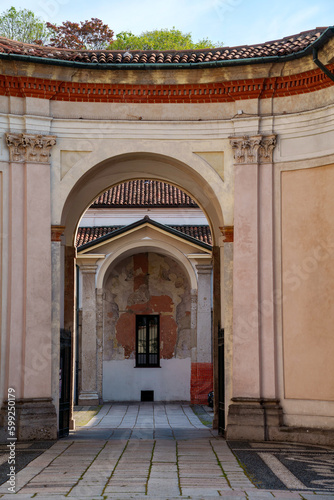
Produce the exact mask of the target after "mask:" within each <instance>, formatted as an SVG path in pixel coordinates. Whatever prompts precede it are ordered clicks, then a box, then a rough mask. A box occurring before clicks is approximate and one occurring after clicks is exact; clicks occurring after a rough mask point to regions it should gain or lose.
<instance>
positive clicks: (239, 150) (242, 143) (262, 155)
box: [229, 134, 276, 165]
mask: <svg viewBox="0 0 334 500" xmlns="http://www.w3.org/2000/svg"><path fill="white" fill-rule="evenodd" d="M229 139H230V144H231V146H232V149H233V153H234V161H235V163H237V164H241V165H247V164H250V163H272V161H273V151H274V148H275V146H276V135H274V134H272V135H267V136H263V135H253V136H248V135H245V136H242V137H229Z"/></svg>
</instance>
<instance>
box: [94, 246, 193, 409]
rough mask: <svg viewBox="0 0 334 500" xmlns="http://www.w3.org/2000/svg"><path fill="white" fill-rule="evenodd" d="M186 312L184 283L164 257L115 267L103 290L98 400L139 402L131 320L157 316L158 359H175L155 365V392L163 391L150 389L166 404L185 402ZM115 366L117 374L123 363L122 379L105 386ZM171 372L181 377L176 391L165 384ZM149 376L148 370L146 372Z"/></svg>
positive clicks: (142, 256) (137, 258)
mask: <svg viewBox="0 0 334 500" xmlns="http://www.w3.org/2000/svg"><path fill="white" fill-rule="evenodd" d="M190 310H191V303H190V285H189V282H188V279H187V277H186V275H185V273H184V271H183V269H182V268H181V267H180V265H179V264H178V263H177V262H176V261H175V260H173V259H171V258H170V257H167V256H163V255H158V254H156V253H152V252H145V253H139V254H135V255H133V256H131V257H128V258H126V259H124V260H122V261H121V262H119V263H118V264H117V265H116V266H115V268H114V269H113V270H112V272H111V274H110V276H109V278H108V280H107V282H106V285H105V301H104V352H103V363H104V375H103V394H104V398H106V397H107V398H108V399H116V400H122V399H132V398H135V399H140V387H142V388H141V390H147V389H146V388H145V387H146V385H147V373H145V372H147V370H148V369H147V368H136V370H134V367H135V354H136V353H135V348H136V345H135V344H136V314H159V316H160V359H161V360H171V359H174V360H175V359H177V360H179V362H178V363H175V362H174V363H171V364H168V363H166V362H164V363H161V369H153V370H154V371H157V370H158V372H160V371H161V373H159V374H158V375H157V376H158V377H160V379H161V383H160V386H161V384H162V385H163V386H164V390H163V391H162V389H161V387H160V389H161V390H160V389H158V388H157V389H156V391H157V394H160V393H161V394H164V398H167V399H175V398H176V399H184V397H185V395H186V396H187V397H186V399H189V397H190V394H189V385H190V355H191V347H192V338H193V337H194V335H192V329H191V324H190V319H191V317H190ZM116 360H117V366H118V369H120V368H119V362H120V361H121V360H125V361H126V362H124V363H123V364H122V368H121V370H122V373H123V372H124V373H123V376H122V377H119V375H118V376H117V384H115V383H114V382H115V381H113V380H111V379H112V378H113V375H115V374H114V370H113V368H112V364H113V362H114V361H116ZM128 360H131V362H130V363H129V362H128ZM181 360H184V362H182V361H181ZM169 365H170V366H169ZM114 366H116V364H114ZM175 369H176V370H177V371H180V375H182V378H180V379H179V380H178V386H179V389H177V390H175V387H173V386H175V380H174V379H172V378H171V370H175ZM151 370H152V368H150V369H149V371H151ZM181 372H182V373H181ZM151 378H152V373H151ZM154 378H156V376H155V377H154ZM122 379H124V380H127V385H128V387H127V388H125V387H124V380H123V382H120V381H121V380H122ZM134 379H135V380H136V382H135V385H136V387H138V393H137V397H136V395H135V394H134V393H133V387H130V385H131V384H130V381H132V382H133V384H134ZM140 380H142V384H141V383H140ZM132 382H131V383H132ZM110 385H112V386H113V387H114V390H113V391H112V393H111V392H110V390H109V386H110ZM161 391H162V392H161ZM130 395H131V397H130ZM171 396H173V397H171ZM156 397H157V395H156ZM161 397H162V396H161Z"/></svg>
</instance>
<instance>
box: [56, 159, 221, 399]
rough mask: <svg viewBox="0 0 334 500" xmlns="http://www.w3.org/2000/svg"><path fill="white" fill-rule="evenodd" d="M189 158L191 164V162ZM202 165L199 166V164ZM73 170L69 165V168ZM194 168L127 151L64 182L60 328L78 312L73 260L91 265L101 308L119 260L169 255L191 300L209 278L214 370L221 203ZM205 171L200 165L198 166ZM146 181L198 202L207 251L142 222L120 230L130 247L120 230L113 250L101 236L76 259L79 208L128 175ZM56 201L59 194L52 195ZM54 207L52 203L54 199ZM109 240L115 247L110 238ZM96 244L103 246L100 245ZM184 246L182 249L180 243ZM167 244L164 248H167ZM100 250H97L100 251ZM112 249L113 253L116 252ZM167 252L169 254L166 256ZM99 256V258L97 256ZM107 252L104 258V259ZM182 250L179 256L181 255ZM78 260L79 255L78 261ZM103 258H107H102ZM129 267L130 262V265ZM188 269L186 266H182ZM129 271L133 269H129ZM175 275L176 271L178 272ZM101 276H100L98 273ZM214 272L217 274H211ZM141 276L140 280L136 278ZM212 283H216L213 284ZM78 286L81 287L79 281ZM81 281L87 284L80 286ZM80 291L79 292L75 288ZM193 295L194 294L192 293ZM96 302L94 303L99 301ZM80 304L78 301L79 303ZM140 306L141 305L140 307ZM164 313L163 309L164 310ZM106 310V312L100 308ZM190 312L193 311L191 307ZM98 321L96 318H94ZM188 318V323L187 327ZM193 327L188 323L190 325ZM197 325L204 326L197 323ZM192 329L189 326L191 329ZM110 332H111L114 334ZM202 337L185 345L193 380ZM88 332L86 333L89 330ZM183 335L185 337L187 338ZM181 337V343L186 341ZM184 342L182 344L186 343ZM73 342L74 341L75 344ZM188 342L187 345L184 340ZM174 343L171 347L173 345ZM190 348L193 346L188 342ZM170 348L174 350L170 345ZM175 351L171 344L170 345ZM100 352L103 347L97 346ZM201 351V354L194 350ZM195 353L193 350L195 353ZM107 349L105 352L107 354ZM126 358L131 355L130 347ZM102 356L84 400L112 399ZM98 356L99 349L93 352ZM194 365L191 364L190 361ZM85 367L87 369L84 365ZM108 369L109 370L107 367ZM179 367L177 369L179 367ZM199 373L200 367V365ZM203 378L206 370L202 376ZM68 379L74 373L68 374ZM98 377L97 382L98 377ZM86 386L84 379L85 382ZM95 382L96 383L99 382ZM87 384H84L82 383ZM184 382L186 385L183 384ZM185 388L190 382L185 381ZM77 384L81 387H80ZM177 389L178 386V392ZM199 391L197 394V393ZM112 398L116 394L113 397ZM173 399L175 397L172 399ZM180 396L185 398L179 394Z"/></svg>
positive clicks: (71, 324)
mask: <svg viewBox="0 0 334 500" xmlns="http://www.w3.org/2000/svg"><path fill="white" fill-rule="evenodd" d="M196 162H198V159H196ZM196 162H195V163H196ZM202 166H203V165H202ZM74 170H75V168H74ZM199 170H200V169H198V168H192V167H190V166H188V165H186V164H183V163H182V162H180V161H179V160H176V159H174V158H170V157H163V156H162V155H156V154H151V153H147V154H145V153H138V154H134V153H131V154H128V155H120V156H118V157H117V158H112V159H108V160H105V161H103V162H101V163H99V164H98V165H96V166H94V167H92V168H91V169H89V170H88V171H86V172H85V173H84V174H83V175H81V176H80V178H79V179H78V180H77V181H76V182H75V183H74V185H73V186H72V188H71V189H69V183H67V186H66V188H67V189H68V194H67V197H66V199H65V200H64V204H63V209H62V212H61V219H60V221H61V225H62V226H64V228H65V229H64V243H65V245H64V246H65V251H64V274H65V278H64V314H63V322H64V326H65V327H66V328H71V330H72V331H73V332H76V331H77V322H78V316H77V314H76V308H77V307H76V306H77V300H76V295H77V294H78V291H79V287H78V288H76V285H75V281H76V277H75V274H76V273H75V263H78V262H81V264H82V263H83V262H84V263H85V264H88V267H89V266H91V269H92V267H94V276H93V277H92V276H90V278H92V279H93V281H94V283H95V286H96V302H95V307H97V309H99V308H100V311H102V315H103V312H105V304H103V296H105V294H106V290H105V286H106V284H107V283H108V280H110V279H111V280H112V279H113V277H112V274H113V272H115V269H116V268H117V266H119V265H122V263H124V262H125V261H126V259H128V261H129V259H130V260H131V259H137V260H138V258H139V259H140V258H143V256H145V255H146V256H147V259H148V260H150V259H151V260H152V259H153V260H154V259H156V260H157V259H160V260H161V259H163V260H164V263H166V259H167V260H168V259H169V260H170V262H169V264H170V267H173V264H172V262H173V259H174V263H175V264H174V267H176V268H177V266H179V269H181V268H182V270H183V272H184V271H186V273H185V274H187V277H186V280H185V281H187V282H188V285H187V288H188V289H187V293H188V295H189V297H190V295H191V293H193V294H194V292H195V293H196V300H197V301H201V302H202V303H203V300H204V302H205V301H207V295H208V283H209V293H210V302H211V298H213V297H214V300H213V301H212V303H210V306H209V307H210V323H211V322H212V328H211V329H210V335H211V331H212V332H214V335H213V339H212V340H211V339H210V357H211V359H210V361H211V370H212V362H213V366H214V369H213V373H214V372H215V371H216V372H217V368H216V367H215V364H216V362H215V358H216V357H217V349H216V347H215V345H216V338H215V337H216V331H217V325H218V324H219V322H220V321H221V313H220V305H221V304H220V252H219V249H218V251H217V248H218V241H219V237H220V229H219V228H220V227H221V226H223V225H224V223H223V217H222V208H221V203H220V200H219V192H220V189H219V183H217V178H216V176H214V179H212V176H210V175H207V176H204V177H203V174H205V172H203V169H202V172H201V173H199ZM204 170H205V169H204ZM73 177H75V172H73V175H72V179H71V182H73ZM134 179H136V180H138V179H142V180H147V179H150V181H160V182H164V183H169V184H171V185H173V186H176V187H177V188H178V189H182V191H184V192H185V193H186V194H187V195H189V196H191V198H192V199H194V200H195V202H196V204H197V205H198V207H200V208H201V209H202V211H203V214H205V217H206V218H207V221H208V225H209V227H210V231H211V235H212V243H213V246H212V248H211V251H208V249H204V251H203V248H202V249H201V248H200V245H199V246H198V248H196V242H194V241H191V238H190V241H189V239H188V241H181V240H182V237H180V235H178V234H172V235H168V236H167V237H166V235H165V234H164V235H162V233H163V231H162V229H161V227H154V228H152V227H150V228H147V227H146V228H144V227H141V228H140V227H139V228H132V231H131V235H130V237H129V235H126V237H127V238H128V239H129V238H130V239H131V238H132V239H133V241H132V249H131V241H130V242H126V244H125V243H124V235H123V236H122V238H123V241H122V244H123V248H119V247H120V246H122V245H119V244H118V247H117V245H116V247H117V248H114V249H110V248H107V247H108V245H109V246H110V245H111V243H110V242H109V241H108V238H105V240H103V241H102V243H101V242H100V243H101V245H100V243H99V245H100V246H99V245H97V244H95V245H94V244H93V245H91V248H92V249H86V250H84V253H83V254H82V256H81V257H82V258H81V257H80V256H79V253H80V252H78V255H77V258H76V252H77V250H76V249H75V240H76V235H77V230H78V227H79V222H80V220H81V218H82V216H83V214H84V213H85V211H86V209H87V208H88V207H91V206H92V203H94V200H95V199H96V198H97V197H98V196H100V195H101V194H102V193H103V192H105V190H106V189H107V188H111V187H113V186H117V185H119V184H121V183H123V182H128V181H131V180H134ZM57 202H59V198H58V200H57ZM55 206H56V208H57V203H56V204H55ZM140 231H146V233H147V232H148V231H151V233H152V231H153V232H154V231H155V233H159V237H157V234H154V235H153V234H148V235H147V234H146V235H142V236H143V240H145V238H146V244H145V241H139V240H137V244H136V238H138V235H139V232H140ZM168 237H170V238H171V239H172V240H173V241H172V242H170V241H167V240H168ZM120 239H121V236H120V235H118V243H120ZM149 239H151V240H153V241H154V243H153V244H148V240H149ZM112 244H113V245H114V247H115V244H114V242H112ZM180 245H181V247H182V246H183V247H184V248H182V250H181V251H180V249H178V246H180ZM191 245H193V249H192V251H191ZM102 246H103V247H104V248H102ZM186 247H187V248H186ZM169 248H170V251H169V250H168V249H169ZM108 251H109V252H111V254H113V257H110V253H109V254H108V253H107V252H108ZM178 251H179V253H180V255H179V256H178V257H179V258H177V257H176V254H177V252H178ZM102 252H103V253H102ZM117 252H118V253H117ZM168 253H169V255H168ZM185 254H187V255H191V254H192V257H191V258H185V257H184V255H185ZM102 255H103V257H102ZM106 255H107V259H105V257H106ZM181 255H182V256H181ZM80 259H81V260H80ZM108 259H109V260H108ZM132 268H133V264H132ZM187 268H188V269H187ZM212 268H213V269H214V271H213V275H214V276H215V279H213V280H212ZM132 272H133V271H132ZM84 274H85V276H86V277H87V276H89V272H88V273H86V271H84ZM179 274H180V272H179ZM208 274H209V275H210V278H209V281H208ZM101 276H103V277H102V278H101ZM199 277H200V279H201V281H202V284H201V287H202V288H201V292H200V293H201V294H202V295H200V293H199V290H198V279H199ZM217 277H218V279H217ZM142 279H144V278H143V277H142ZM194 283H196V286H194ZM203 283H204V288H203ZM217 285H218V286H217ZM80 286H83V285H82V284H81V285H80ZM85 286H87V284H86V285H85ZM81 293H82V292H81ZM197 294H198V295H197ZM99 301H100V303H99ZM192 301H193V299H190V300H189V301H188V302H189V303H188V310H187V312H189V315H191V309H192V307H193V305H192ZM81 305H82V304H81ZM196 308H197V303H196ZM97 309H95V310H94V311H93V315H94V314H96V311H97ZM206 309H207V312H208V307H206ZM147 310H148V309H147ZM145 311H146V310H145ZM145 311H144V310H142V311H141V314H143V313H144V312H145ZM154 312H155V311H153V310H152V308H151V309H150V310H149V312H148V314H153V313H154ZM163 312H164V311H159V314H161V313H163ZM97 313H98V316H99V311H97ZM164 313H166V312H164ZM106 314H108V313H106ZM201 314H202V317H201V315H198V314H197V309H196V313H195V316H196V315H197V316H196V318H195V320H196V321H195V323H196V327H198V326H199V325H198V321H199V322H200V323H202V324H203V322H206V327H205V328H206V329H207V324H208V323H207V318H206V319H204V316H203V307H202V313H201ZM193 316H194V312H193ZM83 319H84V314H83V316H82V318H81V320H80V321H83ZM97 323H98V320H97ZM190 323H194V318H192V319H190ZM190 323H189V326H190ZM103 325H104V323H103V320H102V330H101V331H100V332H99V331H98V330H99V325H97V327H96V328H95V332H96V335H97V336H96V339H97V343H98V344H99V343H101V342H102V345H103V342H104V336H105V332H104V331H103V328H104V326H103ZM192 326H193V325H192ZM87 328H88V329H90V330H92V328H93V330H94V327H93V323H92V322H88V323H87ZM200 328H202V330H203V329H204V327H203V326H202V327H200ZM191 330H192V329H191V327H190V328H189V332H190V333H189V338H191V337H194V335H195V337H196V335H197V336H198V332H197V334H196V333H195V334H194V332H193V331H192V333H191ZM193 330H194V328H193ZM81 335H83V332H82V331H81ZM115 335H116V333H115ZM201 335H202V339H201V341H200V343H201V345H199V344H198V343H197V342H195V349H193V352H191V348H189V349H188V351H189V352H188V354H189V359H190V360H191V361H192V362H193V366H191V372H192V374H195V375H194V376H193V375H191V377H193V379H195V378H196V377H197V378H201V376H202V377H203V373H198V370H200V368H201V367H200V366H199V365H202V369H204V371H205V369H206V368H207V367H204V365H205V363H207V362H208V360H206V358H205V354H203V353H204V351H205V350H206V347H205V342H206V339H205V338H204V335H203V331H202V333H201ZM90 337H92V335H91V334H90ZM188 340H189V339H188ZM188 340H187V342H188ZM94 342H95V340H93V342H92V338H90V344H89V345H90V347H88V349H91V348H92V345H93V343H94ZM187 342H186V343H187ZM77 345H78V344H77ZM189 345H190V344H189ZM174 347H175V346H174ZM193 347H194V346H193ZM174 350H175V349H174ZM176 350H177V349H176ZM102 351H103V349H102ZM179 351H180V349H179ZM201 351H202V354H200V352H201ZM197 352H198V353H199V354H197ZM109 354H110V353H109ZM131 355H132V357H133V356H134V354H133V352H132V354H131ZM103 356H104V353H103V352H102V353H101V354H100V358H101V360H102V361H101V363H100V365H99V363H97V365H96V367H95V372H94V370H93V372H94V373H93V378H94V377H96V381H97V385H96V387H97V389H96V390H90V389H91V387H88V388H87V387H86V390H85V391H84V392H85V396H87V397H88V399H86V400H85V399H84V398H82V400H81V401H82V402H84V403H88V404H89V402H90V401H91V402H93V401H94V402H96V401H98V402H101V401H102V400H103V398H104V397H103V394H105V395H106V396H105V397H106V399H113V397H111V398H110V397H109V396H108V394H109V393H108V391H107V392H106V391H104V393H103V387H102V386H103V376H104V374H103ZM97 357H99V354H98V356H97ZM88 358H89V353H86V356H84V358H83V359H82V362H83V363H87V366H90V367H91V364H90V361H89V360H88ZM196 364H197V366H195V365H196ZM90 371H91V370H90ZM111 371H112V370H111ZM181 371H182V370H181ZM202 372H203V370H202ZM205 377H206V378H207V375H205ZM73 378H74V377H73ZM99 380H100V382H99ZM213 380H214V385H217V376H215V377H213ZM82 383H86V385H87V380H86V382H82ZM99 384H100V387H99ZM88 385H89V384H88ZM186 385H187V384H186ZM73 386H74V384H73ZM189 387H190V383H189ZM81 389H82V387H81ZM81 389H80V388H78V387H76V391H75V392H76V393H77V395H79V391H80V390H81ZM181 392H182V391H181ZM202 396H203V394H202ZM191 397H192V396H191V395H190V396H189V399H191ZM132 398H133V396H130V399H132ZM117 399H118V398H117ZM174 399H175V398H174ZM182 399H188V398H184V396H183V397H182Z"/></svg>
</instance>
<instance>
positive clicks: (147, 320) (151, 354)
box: [136, 315, 160, 367]
mask: <svg viewBox="0 0 334 500" xmlns="http://www.w3.org/2000/svg"><path fill="white" fill-rule="evenodd" d="M159 362H160V359H159V316H151V315H140V316H139V315H138V316H137V317H136V366H138V367H154V366H156V367H157V366H159Z"/></svg>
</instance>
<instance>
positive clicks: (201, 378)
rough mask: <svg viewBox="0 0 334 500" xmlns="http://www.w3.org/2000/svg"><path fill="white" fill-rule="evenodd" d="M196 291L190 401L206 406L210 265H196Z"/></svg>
mask: <svg viewBox="0 0 334 500" xmlns="http://www.w3.org/2000/svg"><path fill="white" fill-rule="evenodd" d="M196 268H197V274H198V279H197V283H198V289H197V321H196V322H197V329H196V331H197V335H196V360H195V361H194V360H192V363H191V390H190V392H191V394H190V396H191V401H192V402H193V403H199V404H206V402H207V397H208V392H209V391H210V390H212V384H213V369H212V324H211V323H212V320H211V293H212V292H211V275H212V265H211V264H199V265H196Z"/></svg>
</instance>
